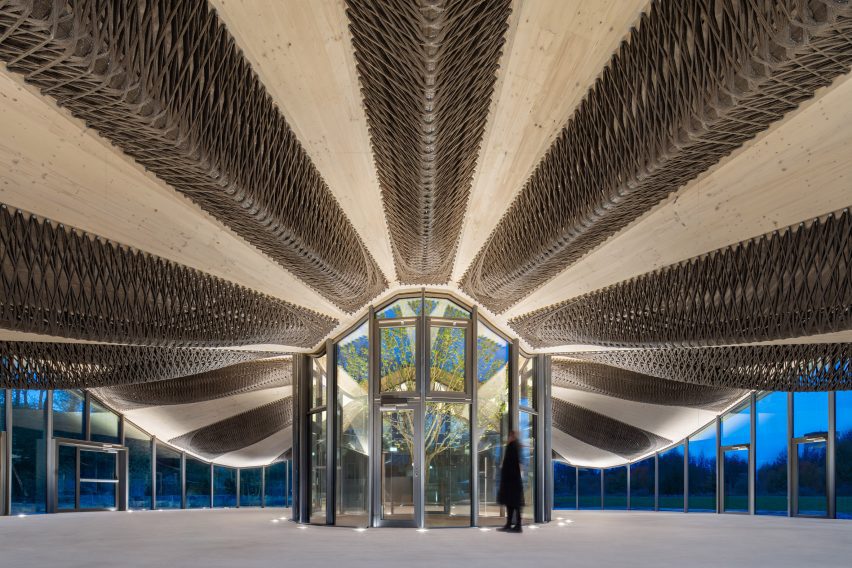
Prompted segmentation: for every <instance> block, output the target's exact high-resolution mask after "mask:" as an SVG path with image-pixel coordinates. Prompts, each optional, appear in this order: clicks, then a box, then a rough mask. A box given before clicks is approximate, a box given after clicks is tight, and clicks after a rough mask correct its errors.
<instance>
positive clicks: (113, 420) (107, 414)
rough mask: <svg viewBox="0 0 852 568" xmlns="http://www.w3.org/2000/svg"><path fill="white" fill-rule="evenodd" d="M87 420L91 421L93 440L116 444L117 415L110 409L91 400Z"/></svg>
mask: <svg viewBox="0 0 852 568" xmlns="http://www.w3.org/2000/svg"><path fill="white" fill-rule="evenodd" d="M89 420H91V422H92V426H91V434H92V438H91V439H92V440H93V441H95V442H107V443H110V444H117V443H118V442H119V440H118V415H117V414H116V413H115V412H113V411H112V410H110V409H108V408H106V407H104V406H103V405H101V404H98V403H97V402H96V401H94V400H92V402H91V406H90V410H89Z"/></svg>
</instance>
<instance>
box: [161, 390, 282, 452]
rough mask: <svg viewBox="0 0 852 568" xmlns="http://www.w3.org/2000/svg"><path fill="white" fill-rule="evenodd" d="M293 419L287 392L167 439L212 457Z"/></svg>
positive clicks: (258, 438)
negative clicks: (280, 397) (276, 398)
mask: <svg viewBox="0 0 852 568" xmlns="http://www.w3.org/2000/svg"><path fill="white" fill-rule="evenodd" d="M292 423H293V397H291V396H288V397H286V398H282V399H279V400H276V401H273V402H270V403H268V404H264V405H263V406H259V407H257V408H253V409H252V410H248V411H246V412H243V413H241V414H237V415H236V416H232V417H230V418H226V419H225V420H221V421H219V422H216V423H214V424H210V425H209V426H204V427H202V428H199V429H197V430H193V431H192V432H189V433H187V434H184V435H182V436H178V437H177V438H173V439H171V440H169V443H171V444H174V445H175V446H178V447H179V448H184V449H186V450H189V451H191V452H194V453H195V454H198V455H199V456H201V457H203V458H206V459H213V458H215V457H217V456H220V455H222V454H226V453H228V452H234V451H237V450H241V449H243V448H246V447H248V446H251V445H252V444H256V443H257V442H260V441H261V440H264V439H266V438H268V437H269V436H272V435H273V434H275V433H276V432H280V431H281V430H284V429H285V428H287V427H288V426H290V425H291V424H292Z"/></svg>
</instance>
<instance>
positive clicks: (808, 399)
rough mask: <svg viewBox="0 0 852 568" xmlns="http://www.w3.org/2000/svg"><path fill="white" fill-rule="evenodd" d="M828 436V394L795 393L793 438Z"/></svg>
mask: <svg viewBox="0 0 852 568" xmlns="http://www.w3.org/2000/svg"><path fill="white" fill-rule="evenodd" d="M827 435H828V393H827V392H795V393H793V437H794V438H803V437H805V436H827Z"/></svg>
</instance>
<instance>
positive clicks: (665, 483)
mask: <svg viewBox="0 0 852 568" xmlns="http://www.w3.org/2000/svg"><path fill="white" fill-rule="evenodd" d="M658 460H659V468H660V472H659V475H660V480H659V484H660V497H659V501H660V511H683V444H678V445H677V446H675V447H673V448H671V449H669V450H666V451H665V452H663V453H661V454H660V455H659V458H658Z"/></svg>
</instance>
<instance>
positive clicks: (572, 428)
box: [553, 398, 672, 459]
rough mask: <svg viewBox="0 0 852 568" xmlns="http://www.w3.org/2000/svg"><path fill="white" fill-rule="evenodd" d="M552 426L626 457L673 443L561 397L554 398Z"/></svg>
mask: <svg viewBox="0 0 852 568" xmlns="http://www.w3.org/2000/svg"><path fill="white" fill-rule="evenodd" d="M553 427H554V428H556V429H558V430H561V431H563V432H565V433H566V434H568V435H569V436H572V437H574V438H577V439H578V440H580V441H581V442H585V443H586V444H589V445H590V446H594V447H596V448H599V449H601V450H604V451H607V452H612V453H613V454H616V455H618V456H621V457H623V458H625V459H632V458H635V457H639V456H641V455H643V454H647V453H648V452H651V451H654V450H656V449H659V448H662V447H664V446H667V445H669V444H671V443H672V441H671V440H667V439H665V438H663V437H662V436H658V435H656V434H654V433H652V432H648V431H647V430H643V429H641V428H637V427H636V426H631V425H630V424H625V423H624V422H621V421H620V420H615V419H614V418H610V417H609V416H604V415H603V414H598V413H597V412H594V411H592V410H589V409H587V408H583V407H582V406H578V405H576V404H573V403H571V402H567V401H565V400H562V399H559V398H554V399H553Z"/></svg>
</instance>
